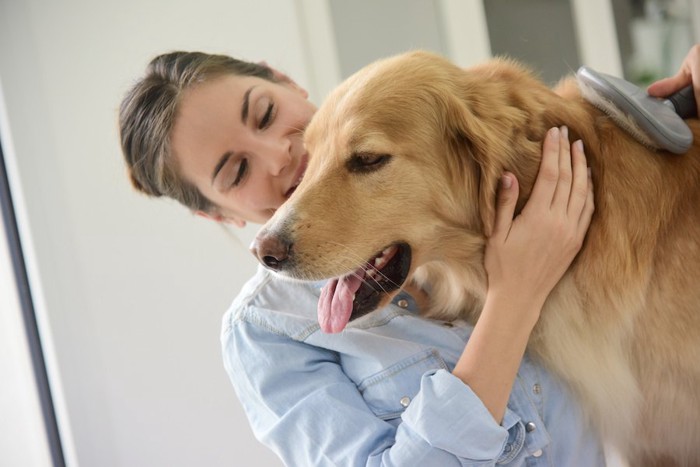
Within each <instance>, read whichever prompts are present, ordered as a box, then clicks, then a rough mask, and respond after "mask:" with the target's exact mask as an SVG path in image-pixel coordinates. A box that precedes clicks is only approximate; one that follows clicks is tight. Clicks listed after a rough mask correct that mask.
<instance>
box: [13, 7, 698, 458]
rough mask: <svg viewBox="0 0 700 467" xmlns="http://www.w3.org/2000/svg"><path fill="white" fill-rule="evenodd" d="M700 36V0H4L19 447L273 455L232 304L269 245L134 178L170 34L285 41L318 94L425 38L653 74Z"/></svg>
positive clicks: (470, 53) (639, 76)
mask: <svg viewBox="0 0 700 467" xmlns="http://www.w3.org/2000/svg"><path fill="white" fill-rule="evenodd" d="M696 42H700V2H697V1H696V0H518V1H515V0H488V1H486V0H483V1H482V0H432V1H427V0H355V1H352V2H348V1H342V0H258V1H255V2H252V1H244V0H199V1H197V2H192V1H181V0H167V1H165V0H153V1H148V2H144V1H141V0H122V1H120V2H105V1H100V0H53V1H50V0H0V148H1V149H2V156H3V157H2V161H3V164H2V166H1V167H0V168H2V169H3V170H2V171H0V175H2V177H3V178H5V179H6V180H7V182H8V183H7V184H6V185H7V186H6V188H7V189H5V190H4V191H0V196H2V199H3V200H4V201H3V217H2V227H3V229H2V230H0V466H3V467H5V466H7V467H15V466H18V467H25V466H42V467H43V466H50V465H54V466H63V465H68V466H79V465H80V466H87V467H92V466H104V467H152V466H172V467H179V466H202V465H206V466H209V467H218V466H222V467H223V466H232V465H234V466H249V465H255V466H262V467H267V466H270V467H273V466H280V465H282V464H281V462H280V461H279V460H278V459H277V458H276V457H275V456H274V455H273V454H272V453H271V452H269V451H267V449H266V448H264V447H263V446H261V445H260V444H259V443H258V442H257V441H256V440H255V439H254V437H253V436H252V434H251V431H250V429H249V428H248V424H247V421H246V419H245V416H244V414H243V412H242V410H241V407H240V405H239V403H238V401H237V400H236V397H235V394H234V392H233V390H232V388H231V386H230V383H229V381H228V378H227V376H226V374H225V372H224V370H223V366H222V363H221V356H220V349H219V329H220V323H221V317H222V315H223V313H224V311H225V310H226V308H227V307H228V305H229V304H230V302H231V300H232V299H233V297H234V296H235V295H236V293H237V292H238V290H239V289H240V287H241V286H242V284H243V283H244V281H245V280H246V279H247V278H248V277H250V276H251V275H252V274H253V271H254V269H255V267H256V263H255V261H254V260H253V258H252V256H251V255H250V254H249V253H248V251H247V245H248V243H249V242H250V240H251V239H252V236H253V234H254V232H255V227H254V226H251V227H247V228H246V229H244V230H235V231H234V230H228V229H225V228H222V227H220V226H218V225H215V224H214V223H212V222H208V221H206V220H203V219H200V218H197V217H195V216H192V215H191V214H190V213H189V212H187V211H186V210H185V209H183V208H181V207H179V206H177V205H175V204H174V203H172V202H169V201H162V200H151V199H146V198H144V197H143V196H140V195H138V194H136V193H135V192H134V191H132V189H131V188H130V186H129V183H128V182H127V179H126V177H125V169H124V165H123V163H122V159H121V153H120V148H119V142H118V135H117V123H116V121H117V109H118V106H119V103H120V100H121V98H122V96H123V95H124V93H125V92H126V90H127V89H128V88H129V87H130V85H131V84H132V82H133V81H134V80H135V79H136V78H137V77H139V76H140V75H141V74H142V72H143V70H144V69H145V66H146V64H147V63H148V61H149V60H150V59H151V58H152V57H153V56H154V55H156V54H159V53H162V52H166V51H171V50H176V49H186V50H195V49H198V50H203V51H207V52H216V53H226V54H230V55H233V56H236V57H240V58H244V59H249V60H266V61H267V62H268V63H269V64H271V65H272V66H274V67H276V68H278V69H280V70H282V71H284V72H286V73H287V74H288V75H290V76H292V77H293V78H294V79H295V80H296V81H297V82H298V83H300V84H301V85H302V86H304V87H305V88H306V89H308V90H309V92H310V95H311V99H312V100H313V101H315V102H316V103H317V104H318V103H320V102H321V100H322V99H323V96H325V94H326V93H327V92H328V91H329V90H330V89H331V88H333V87H334V86H335V85H336V84H338V83H339V82H340V80H342V79H343V78H344V77H346V76H348V75H349V74H351V73H352V72H354V71H355V70H357V69H358V68H360V67H361V66H363V65H365V64H367V63H369V62H370V61H372V60H374V59H376V58H379V57H384V56H387V55H391V54H394V53H398V52H402V51H405V50H409V49H414V48H425V49H431V50H434V51H436V52H439V53H442V54H444V55H446V56H448V57H450V58H451V59H452V60H454V61H455V62H457V63H458V64H460V65H463V66H469V65H470V64H475V63H477V62H479V61H482V60H485V59H487V58H489V57H491V56H494V55H504V54H505V55H510V56H513V57H516V58H518V59H520V60H522V61H524V62H526V63H527V64H529V65H530V66H531V67H532V68H533V69H535V70H536V71H537V72H538V73H539V74H540V76H541V77H542V79H544V80H545V81H546V82H548V83H550V84H553V83H555V82H556V81H557V80H559V79H560V78H561V77H563V76H565V75H567V74H569V73H572V72H574V71H575V70H576V69H577V68H578V66H580V65H582V64H586V65H589V66H591V67H593V68H595V69H597V70H599V71H603V72H607V73H610V74H614V75H618V76H624V77H626V78H627V79H629V80H632V81H634V82H637V83H640V84H646V83H649V82H651V81H653V80H655V79H657V78H659V77H663V76H668V75H671V74H673V73H675V71H676V70H677V68H678V66H679V65H680V63H681V60H682V58H683V57H684V56H685V53H686V52H687V51H688V49H689V48H690V46H691V45H692V44H693V43H696Z"/></svg>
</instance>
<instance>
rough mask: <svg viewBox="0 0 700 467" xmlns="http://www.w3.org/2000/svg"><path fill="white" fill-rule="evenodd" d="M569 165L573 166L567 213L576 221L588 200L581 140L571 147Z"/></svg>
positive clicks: (584, 158)
mask: <svg viewBox="0 0 700 467" xmlns="http://www.w3.org/2000/svg"><path fill="white" fill-rule="evenodd" d="M571 165H572V166H573V178H572V182H571V194H570V196H569V199H568V200H567V201H568V206H567V212H568V213H569V215H570V216H572V217H573V218H575V219H578V218H579V217H580V216H581V211H582V210H583V207H584V205H585V203H586V199H587V198H588V191H589V182H590V180H589V177H588V166H587V164H586V154H585V153H584V151H583V142H582V141H581V140H578V141H576V142H574V144H572V145H571Z"/></svg>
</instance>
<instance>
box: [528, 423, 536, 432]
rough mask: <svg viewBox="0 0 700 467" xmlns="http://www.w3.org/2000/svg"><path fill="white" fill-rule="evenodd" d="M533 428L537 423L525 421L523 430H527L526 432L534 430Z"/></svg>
mask: <svg viewBox="0 0 700 467" xmlns="http://www.w3.org/2000/svg"><path fill="white" fill-rule="evenodd" d="M535 428H537V425H535V424H534V423H532V422H527V423H526V424H525V431H527V432H528V433H531V432H533V431H535Z"/></svg>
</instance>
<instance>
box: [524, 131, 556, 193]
mask: <svg viewBox="0 0 700 467" xmlns="http://www.w3.org/2000/svg"><path fill="white" fill-rule="evenodd" d="M560 139H561V136H560V131H559V128H551V129H550V130H549V131H548V132H547V135H546V136H545V138H544V144H543V147H542V160H541V162H540V171H539V172H538V174H537V179H536V180H535V185H534V186H533V187H532V194H531V195H530V199H532V200H535V202H534V203H528V205H536V206H550V205H551V202H552V198H553V196H554V192H555V191H556V189H557V183H558V182H559V140H560Z"/></svg>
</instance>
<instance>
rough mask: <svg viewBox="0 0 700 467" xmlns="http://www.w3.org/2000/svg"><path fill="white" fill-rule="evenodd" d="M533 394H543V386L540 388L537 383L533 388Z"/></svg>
mask: <svg viewBox="0 0 700 467" xmlns="http://www.w3.org/2000/svg"><path fill="white" fill-rule="evenodd" d="M532 392H534V393H535V394H539V393H541V392H542V386H540V385H539V383H535V384H534V385H533V386H532Z"/></svg>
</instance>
